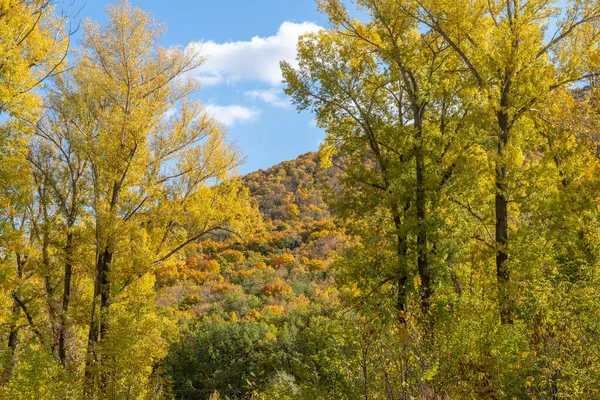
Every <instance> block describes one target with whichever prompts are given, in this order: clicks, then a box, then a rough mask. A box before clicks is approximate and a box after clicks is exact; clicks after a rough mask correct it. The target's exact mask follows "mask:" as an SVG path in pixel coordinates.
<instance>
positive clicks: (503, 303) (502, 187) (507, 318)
mask: <svg viewBox="0 0 600 400" xmlns="http://www.w3.org/2000/svg"><path fill="white" fill-rule="evenodd" d="M509 89H510V79H507V80H506V84H505V87H504V90H503V94H502V99H501V101H500V111H499V112H498V113H497V117H498V126H499V128H500V130H499V132H498V148H497V154H496V155H497V161H496V196H495V213H496V237H495V240H496V277H497V280H498V306H499V311H500V321H501V323H502V324H503V325H506V324H512V323H513V321H514V316H513V306H512V300H511V296H510V288H509V285H510V274H509V271H508V267H507V265H506V264H507V261H508V253H507V251H506V245H507V241H508V195H507V187H506V177H507V170H506V160H505V159H504V158H505V149H506V146H507V145H508V139H509V131H510V127H509V125H510V124H509V116H508V114H507V112H506V111H505V110H506V109H507V106H508V92H509Z"/></svg>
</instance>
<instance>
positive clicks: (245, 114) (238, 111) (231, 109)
mask: <svg viewBox="0 0 600 400" xmlns="http://www.w3.org/2000/svg"><path fill="white" fill-rule="evenodd" d="M204 109H205V110H206V112H207V113H208V114H209V115H211V116H213V117H214V118H215V119H216V120H217V121H219V122H220V123H222V124H223V125H225V126H233V125H235V124H237V123H248V122H252V121H255V120H256V119H258V117H260V114H261V112H260V110H252V109H249V108H247V107H244V106H240V105H237V104H232V105H229V106H219V105H217V104H208V105H207V106H205V107H204Z"/></svg>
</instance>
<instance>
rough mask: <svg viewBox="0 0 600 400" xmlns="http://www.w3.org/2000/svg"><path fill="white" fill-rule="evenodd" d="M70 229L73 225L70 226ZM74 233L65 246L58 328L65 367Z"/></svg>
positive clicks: (59, 344) (68, 237) (69, 235)
mask: <svg viewBox="0 0 600 400" xmlns="http://www.w3.org/2000/svg"><path fill="white" fill-rule="evenodd" d="M69 225H70V226H69V227H68V229H70V227H71V226H72V224H69ZM72 252H73V233H72V232H71V231H69V232H68V233H67V242H66V244H65V276H64V288H63V296H62V309H61V314H60V325H59V328H58V357H59V358H60V362H61V363H62V365H63V366H66V365H67V347H66V334H67V314H68V312H69V301H70V298H71V275H72V274H73V254H72Z"/></svg>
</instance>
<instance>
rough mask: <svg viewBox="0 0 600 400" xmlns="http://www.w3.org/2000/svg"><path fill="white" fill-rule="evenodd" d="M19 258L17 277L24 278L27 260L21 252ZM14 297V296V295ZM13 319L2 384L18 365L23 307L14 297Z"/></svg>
mask: <svg viewBox="0 0 600 400" xmlns="http://www.w3.org/2000/svg"><path fill="white" fill-rule="evenodd" d="M16 258H17V278H18V279H19V280H20V279H21V278H23V267H24V264H25V260H24V259H23V257H22V256H21V254H20V253H17V254H16ZM13 297H14V296H13ZM11 311H12V319H11V324H10V332H9V334H8V346H7V352H8V354H7V357H6V359H7V363H6V366H5V367H4V368H3V369H2V374H0V386H4V385H6V384H7V383H8V382H10V379H11V377H12V374H13V371H14V369H15V366H16V365H17V359H16V358H15V356H16V351H17V344H18V342H19V315H20V313H21V307H19V303H18V302H17V300H16V299H13V305H12V309H11Z"/></svg>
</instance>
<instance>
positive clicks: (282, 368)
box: [158, 153, 350, 399]
mask: <svg viewBox="0 0 600 400" xmlns="http://www.w3.org/2000/svg"><path fill="white" fill-rule="evenodd" d="M334 179H335V173H334V169H328V170H325V169H322V168H320V166H319V159H318V156H317V155H316V154H314V153H309V154H305V155H302V156H300V157H299V158H298V159H296V160H292V161H287V162H284V163H282V164H279V165H276V166H274V167H272V168H270V169H268V170H266V171H262V170H261V171H258V172H255V173H252V174H250V175H247V176H245V177H244V178H243V183H244V186H245V187H247V188H248V189H249V190H250V197H251V198H252V199H253V200H254V201H256V203H257V205H258V209H259V210H260V212H261V214H262V215H263V222H264V228H263V230H262V231H261V232H260V234H258V235H255V236H253V237H248V238H238V237H235V236H232V237H230V238H228V239H225V240H216V241H215V240H206V241H203V242H201V243H200V244H199V245H198V246H197V248H196V252H197V253H196V252H194V250H191V253H189V254H188V257H189V258H188V259H187V260H186V263H185V266H184V267H183V268H178V269H177V270H173V271H160V272H159V273H158V282H159V283H160V285H161V290H160V291H159V304H160V305H162V306H164V307H168V308H169V309H170V310H172V312H173V313H174V315H175V317H176V318H177V319H178V321H179V323H180V324H185V325H186V328H185V329H184V333H183V337H182V338H181V339H180V341H178V342H176V343H175V344H174V345H173V346H172V348H171V351H170V353H169V356H168V357H167V360H166V369H167V371H168V373H169V375H170V376H171V377H172V378H173V380H174V390H175V393H176V394H177V396H178V397H181V398H186V399H195V398H207V397H208V396H209V395H211V394H214V393H215V392H216V393H219V394H220V395H221V396H222V397H225V398H229V397H235V398H238V397H248V396H250V395H252V394H254V395H255V396H256V395H259V394H260V393H263V394H262V395H263V396H268V398H271V397H273V396H274V397H273V398H275V397H278V396H284V395H286V393H287V394H288V395H289V394H292V393H295V392H297V391H299V388H300V387H302V388H303V390H309V391H315V390H323V391H327V392H328V393H330V394H331V395H333V393H335V389H336V388H344V386H347V385H350V382H349V381H347V380H345V379H344V378H343V377H340V376H338V374H339V373H338V372H337V371H336V368H337V366H336V364H335V361H334V359H331V356H332V354H333V353H338V352H339V351H340V350H341V349H336V348H335V347H334V346H332V345H330V346H331V347H329V346H327V345H326V341H327V339H326V338H327V337H331V335H332V334H333V333H334V332H335V331H336V330H339V329H340V328H341V327H340V326H336V323H335V322H334V318H335V315H336V314H337V313H338V312H339V310H340V301H339V293H338V291H337V290H336V289H335V286H334V284H333V276H332V274H331V273H330V269H331V265H330V264H331V261H332V259H333V257H334V256H335V254H337V253H338V252H340V251H341V250H342V249H343V248H344V247H345V246H347V244H348V238H347V237H346V236H345V235H344V233H343V230H342V229H340V228H337V227H336V224H335V222H334V220H333V218H332V216H331V214H330V212H329V210H328V207H327V206H326V205H325V203H324V200H323V185H324V184H326V183H327V182H331V181H332V180H334ZM188 323H189V325H188ZM304 388H307V389H304ZM344 389H345V388H344Z"/></svg>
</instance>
